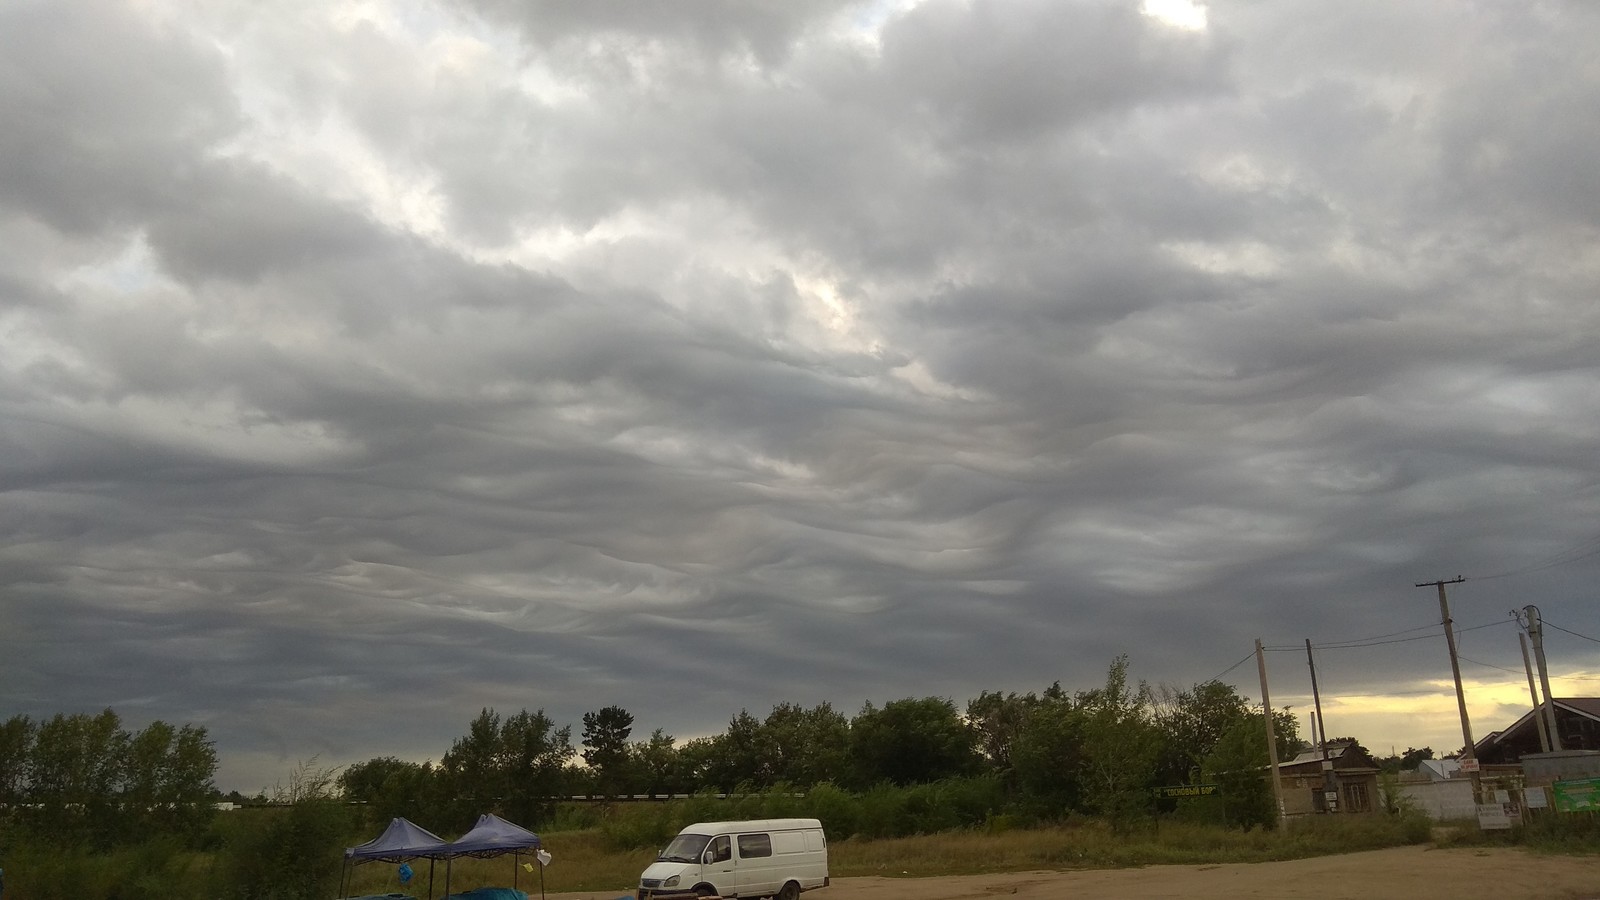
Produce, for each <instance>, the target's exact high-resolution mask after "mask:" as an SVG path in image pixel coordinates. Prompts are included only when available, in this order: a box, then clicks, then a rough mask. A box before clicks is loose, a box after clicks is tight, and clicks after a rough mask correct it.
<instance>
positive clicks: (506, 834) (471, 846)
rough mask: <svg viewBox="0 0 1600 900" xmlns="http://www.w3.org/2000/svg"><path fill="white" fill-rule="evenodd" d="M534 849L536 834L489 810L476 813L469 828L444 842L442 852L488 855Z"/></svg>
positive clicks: (537, 837)
mask: <svg viewBox="0 0 1600 900" xmlns="http://www.w3.org/2000/svg"><path fill="white" fill-rule="evenodd" d="M537 849H539V836H538V835H537V834H534V833H533V832H531V831H529V830H528V829H526V828H523V827H522V826H521V825H513V824H512V823H510V822H507V821H506V820H505V819H502V818H500V817H499V816H497V815H494V814H492V813H488V814H485V815H481V816H479V817H478V824H476V825H474V826H472V830H471V831H469V832H467V833H466V834H463V835H462V836H461V837H458V838H456V839H455V840H454V841H452V842H450V843H449V844H447V845H445V855H447V856H477V857H487V856H499V855H500V854H502V853H520V852H521V851H523V850H537Z"/></svg>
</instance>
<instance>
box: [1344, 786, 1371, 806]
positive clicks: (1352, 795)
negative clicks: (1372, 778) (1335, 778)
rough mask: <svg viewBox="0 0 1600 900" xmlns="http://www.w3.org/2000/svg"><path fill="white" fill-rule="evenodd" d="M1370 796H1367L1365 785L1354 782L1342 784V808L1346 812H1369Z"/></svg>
mask: <svg viewBox="0 0 1600 900" xmlns="http://www.w3.org/2000/svg"><path fill="white" fill-rule="evenodd" d="M1370 803H1371V801H1370V798H1368V797H1367V786H1366V785H1364V784H1361V783H1360V782H1356V783H1354V784H1347V785H1345V786H1344V808H1345V811H1346V812H1371V811H1372V806H1371V805H1370Z"/></svg>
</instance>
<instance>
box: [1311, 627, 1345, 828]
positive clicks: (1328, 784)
mask: <svg viewBox="0 0 1600 900" xmlns="http://www.w3.org/2000/svg"><path fill="white" fill-rule="evenodd" d="M1306 665H1308V666H1310V667H1311V702H1312V703H1313V704H1315V705H1316V707H1317V725H1318V727H1320V728H1321V729H1322V740H1320V741H1318V742H1317V744H1318V746H1320V747H1321V748H1322V808H1323V809H1325V810H1327V811H1328V812H1338V811H1339V778H1338V776H1336V775H1335V774H1334V773H1333V760H1332V759H1331V758H1329V756H1328V720H1327V719H1324V718H1323V717H1322V694H1321V692H1319V691H1318V690H1317V660H1316V658H1315V657H1313V656H1312V655H1311V638H1306ZM1313 736H1315V735H1313Z"/></svg>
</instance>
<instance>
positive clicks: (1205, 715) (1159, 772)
mask: <svg viewBox="0 0 1600 900" xmlns="http://www.w3.org/2000/svg"><path fill="white" fill-rule="evenodd" d="M1153 713H1154V718H1155V724H1156V728H1157V730H1158V731H1159V732H1160V736H1161V749H1160V752H1159V754H1158V756H1157V760H1156V779H1157V780H1158V781H1160V782H1161V783H1163V784H1186V783H1188V782H1189V781H1190V780H1191V779H1192V778H1193V777H1194V776H1195V775H1197V774H1199V772H1200V769H1201V766H1202V765H1203V764H1204V763H1205V759H1206V757H1207V756H1209V755H1211V751H1212V750H1214V749H1216V746H1217V742H1218V741H1220V740H1221V739H1222V735H1223V734H1224V733H1226V732H1227V730H1228V729H1229V728H1232V727H1233V726H1234V724H1236V723H1237V722H1238V721H1239V720H1241V719H1243V718H1245V717H1246V716H1248V715H1249V714H1250V701H1249V699H1248V698H1246V697H1243V696H1241V695H1240V694H1239V692H1238V691H1237V690H1235V689H1234V688H1233V687H1232V686H1231V685H1227V684H1223V683H1222V682H1220V681H1208V682H1206V683H1204V684H1197V685H1194V686H1193V687H1191V688H1189V689H1188V690H1176V689H1174V688H1171V687H1166V686H1163V687H1162V688H1161V690H1160V691H1159V692H1158V694H1157V696H1156V699H1155V702H1154V707H1153Z"/></svg>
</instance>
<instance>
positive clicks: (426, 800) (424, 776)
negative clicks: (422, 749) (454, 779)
mask: <svg viewBox="0 0 1600 900" xmlns="http://www.w3.org/2000/svg"><path fill="white" fill-rule="evenodd" d="M440 778H441V776H439V774H438V770H437V769H435V768H434V766H433V763H432V762H424V763H414V762H408V761H406V760H401V759H396V758H395V757H393V756H382V757H377V758H374V759H369V760H367V761H366V762H359V763H355V764H354V765H351V766H347V767H346V768H345V770H344V771H343V772H340V773H339V789H340V793H341V794H343V795H344V798H345V799H346V800H351V801H356V802H360V803H364V804H366V806H367V816H368V818H369V819H370V820H371V821H372V822H373V823H375V824H382V823H385V822H388V821H389V820H390V819H393V818H396V817H404V818H408V819H415V818H417V817H419V816H420V815H421V814H422V813H423V812H424V811H426V810H429V809H431V808H432V807H433V804H434V803H435V802H436V796H437V794H438V790H437V782H439V781H440Z"/></svg>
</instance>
